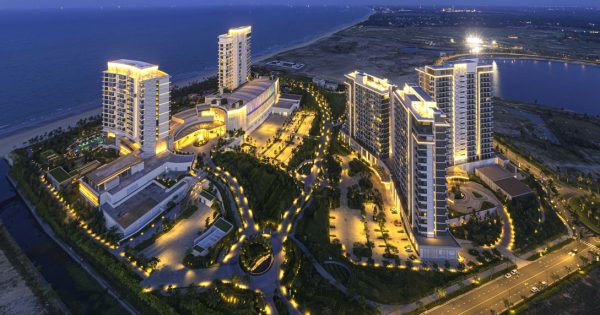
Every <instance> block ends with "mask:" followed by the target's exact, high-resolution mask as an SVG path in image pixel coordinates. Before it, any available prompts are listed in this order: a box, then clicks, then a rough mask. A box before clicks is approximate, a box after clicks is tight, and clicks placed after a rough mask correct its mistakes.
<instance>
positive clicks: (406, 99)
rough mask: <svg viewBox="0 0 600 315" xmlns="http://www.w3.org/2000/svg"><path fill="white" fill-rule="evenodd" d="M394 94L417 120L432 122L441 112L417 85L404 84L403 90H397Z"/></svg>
mask: <svg viewBox="0 0 600 315" xmlns="http://www.w3.org/2000/svg"><path fill="white" fill-rule="evenodd" d="M394 94H395V95H397V97H398V98H400V101H401V102H402V103H403V105H404V106H406V107H407V108H408V110H410V111H411V112H412V113H413V115H414V116H415V117H416V118H417V119H420V120H423V119H426V120H431V119H433V118H434V114H436V113H438V112H439V109H438V108H437V105H436V103H435V101H434V100H433V99H432V98H431V97H430V96H429V95H428V94H427V93H425V91H424V90H423V89H422V88H421V87H420V86H418V85H416V84H408V83H407V84H404V87H403V88H402V89H395V90H394Z"/></svg>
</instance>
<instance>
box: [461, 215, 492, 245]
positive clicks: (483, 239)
mask: <svg viewBox="0 0 600 315" xmlns="http://www.w3.org/2000/svg"><path fill="white" fill-rule="evenodd" d="M451 231H452V234H453V235H454V236H455V237H457V238H461V239H466V240H470V241H473V243H474V245H476V246H484V245H492V244H494V243H495V242H496V241H497V240H498V239H499V238H500V234H501V232H502V220H501V219H500V217H499V216H498V215H497V214H495V213H494V214H492V215H490V214H486V216H485V217H483V218H481V217H480V216H479V215H476V214H475V213H472V214H471V216H470V218H469V220H468V221H467V222H466V223H464V224H463V225H461V226H458V227H453V228H451Z"/></svg>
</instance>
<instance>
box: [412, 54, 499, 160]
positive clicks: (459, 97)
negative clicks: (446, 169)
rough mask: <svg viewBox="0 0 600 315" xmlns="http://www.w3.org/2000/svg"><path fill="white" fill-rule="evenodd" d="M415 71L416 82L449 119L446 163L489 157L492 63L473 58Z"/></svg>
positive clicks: (490, 150) (491, 153) (490, 152)
mask: <svg viewBox="0 0 600 315" xmlns="http://www.w3.org/2000/svg"><path fill="white" fill-rule="evenodd" d="M417 72H418V73H419V84H420V86H421V87H422V88H423V89H424V90H425V91H426V92H427V93H428V94H429V95H430V96H431V97H432V98H433V100H434V101H435V102H436V103H437V107H438V108H439V109H440V110H441V111H442V112H443V113H444V114H446V116H448V119H449V121H450V124H451V132H450V147H449V152H448V163H449V165H459V164H463V163H468V162H472V161H477V160H484V159H488V158H491V157H493V151H492V125H493V122H492V76H493V67H492V65H486V64H481V63H479V61H478V60H477V59H473V60H464V61H459V62H455V63H450V64H445V65H441V66H425V67H423V68H419V69H417Z"/></svg>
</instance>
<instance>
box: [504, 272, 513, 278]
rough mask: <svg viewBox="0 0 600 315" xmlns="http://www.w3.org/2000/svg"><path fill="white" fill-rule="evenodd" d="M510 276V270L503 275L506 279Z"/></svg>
mask: <svg viewBox="0 0 600 315" xmlns="http://www.w3.org/2000/svg"><path fill="white" fill-rule="evenodd" d="M510 277H512V275H511V274H510V272H509V273H507V274H505V275H504V278H506V279H510Z"/></svg>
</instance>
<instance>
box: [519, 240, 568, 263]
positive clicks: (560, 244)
mask: <svg viewBox="0 0 600 315" xmlns="http://www.w3.org/2000/svg"><path fill="white" fill-rule="evenodd" d="M572 241H573V239H572V238H568V239H566V240H564V241H562V242H560V243H558V244H556V245H553V246H550V247H549V248H548V249H547V250H546V251H545V254H547V253H550V252H553V251H555V250H557V249H560V248H563V247H564V246H565V245H567V244H570V243H571V242H572ZM540 257H542V256H540V255H539V254H538V253H535V254H533V255H531V256H529V257H527V260H529V261H535V260H537V259H538V258H540Z"/></svg>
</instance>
